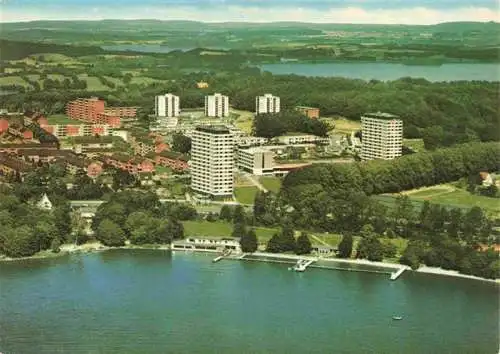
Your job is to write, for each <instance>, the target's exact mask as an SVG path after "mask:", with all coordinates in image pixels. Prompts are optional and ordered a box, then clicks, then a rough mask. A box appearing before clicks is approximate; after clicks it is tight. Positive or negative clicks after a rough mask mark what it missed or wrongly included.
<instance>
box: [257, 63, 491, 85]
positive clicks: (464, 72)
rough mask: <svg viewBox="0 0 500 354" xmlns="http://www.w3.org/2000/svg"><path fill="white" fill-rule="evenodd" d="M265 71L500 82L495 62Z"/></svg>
mask: <svg viewBox="0 0 500 354" xmlns="http://www.w3.org/2000/svg"><path fill="white" fill-rule="evenodd" d="M261 68H262V70H264V71H269V72H271V73H273V74H277V75H282V74H296V75H302V76H323V77H346V78H350V79H362V80H372V79H374V80H381V81H388V80H397V79H399V78H401V77H414V78H424V79H426V80H428V81H458V80H466V81H472V80H485V81H500V65H499V64H493V63H476V64H472V63H453V64H451V63H450V64H443V65H441V66H433V65H404V64H398V63H363V62H359V63H354V62H351V63H318V64H302V63H282V64H265V65H262V66H261Z"/></svg>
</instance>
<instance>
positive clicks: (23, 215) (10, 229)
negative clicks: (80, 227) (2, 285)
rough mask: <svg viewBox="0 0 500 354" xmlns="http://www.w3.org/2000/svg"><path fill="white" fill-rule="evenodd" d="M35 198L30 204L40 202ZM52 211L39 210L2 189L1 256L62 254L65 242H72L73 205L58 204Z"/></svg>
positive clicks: (0, 188) (8, 188) (0, 190)
mask: <svg viewBox="0 0 500 354" xmlns="http://www.w3.org/2000/svg"><path fill="white" fill-rule="evenodd" d="M36 201H37V198H33V199H32V200H30V202H36ZM54 204H55V205H54V206H53V209H52V210H51V211H45V210H40V209H38V208H37V207H36V206H35V205H33V203H28V202H27V201H23V200H22V199H20V198H19V197H17V196H16V195H15V194H14V193H13V191H12V190H11V189H10V187H7V186H5V185H1V186H0V225H1V226H2V227H1V229H2V230H1V232H0V254H4V255H6V256H8V257H27V256H31V255H33V254H35V253H37V252H39V251H42V250H46V249H51V248H52V250H53V251H55V252H58V251H59V245H60V244H61V243H62V242H70V241H72V238H73V236H72V224H71V217H70V209H69V204H67V202H66V201H64V200H59V201H56V202H55V203H54Z"/></svg>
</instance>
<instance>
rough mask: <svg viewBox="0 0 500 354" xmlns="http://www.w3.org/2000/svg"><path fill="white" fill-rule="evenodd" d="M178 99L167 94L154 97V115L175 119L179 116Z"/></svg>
mask: <svg viewBox="0 0 500 354" xmlns="http://www.w3.org/2000/svg"><path fill="white" fill-rule="evenodd" d="M179 105H180V103H179V97H178V96H175V95H172V94H171V93H167V94H165V95H162V96H156V97H155V115H156V116H157V117H177V116H179V112H180V109H179Z"/></svg>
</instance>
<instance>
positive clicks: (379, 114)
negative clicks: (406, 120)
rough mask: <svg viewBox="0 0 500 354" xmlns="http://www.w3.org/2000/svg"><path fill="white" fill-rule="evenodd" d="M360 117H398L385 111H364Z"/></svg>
mask: <svg viewBox="0 0 500 354" xmlns="http://www.w3.org/2000/svg"><path fill="white" fill-rule="evenodd" d="M362 117H366V118H375V119H398V118H399V116H396V115H394V114H390V113H385V112H375V113H365V114H363V116H362Z"/></svg>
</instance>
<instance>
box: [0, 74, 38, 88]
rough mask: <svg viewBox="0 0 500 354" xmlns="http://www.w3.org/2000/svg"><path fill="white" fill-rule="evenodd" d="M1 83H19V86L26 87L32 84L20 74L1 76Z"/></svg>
mask: <svg viewBox="0 0 500 354" xmlns="http://www.w3.org/2000/svg"><path fill="white" fill-rule="evenodd" d="M0 85H19V86H24V87H28V86H31V85H30V84H28V83H27V82H26V81H24V80H23V79H21V77H20V76H4V77H0Z"/></svg>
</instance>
